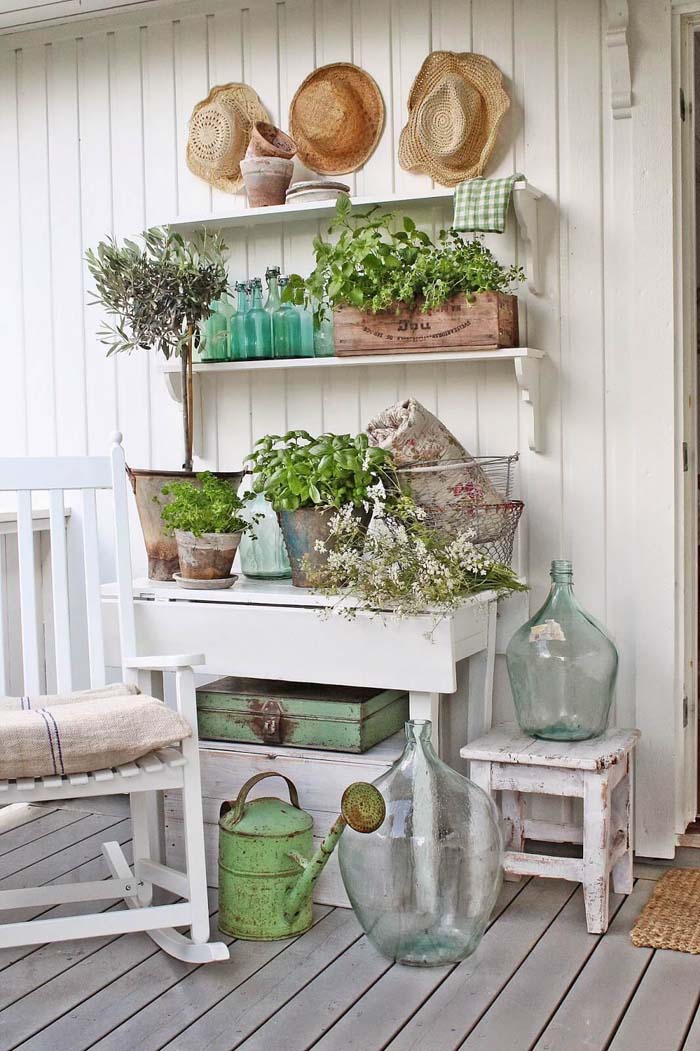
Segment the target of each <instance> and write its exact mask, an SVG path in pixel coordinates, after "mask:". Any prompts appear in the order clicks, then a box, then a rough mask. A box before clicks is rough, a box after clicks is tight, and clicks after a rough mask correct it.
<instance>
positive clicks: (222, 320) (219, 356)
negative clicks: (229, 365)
mask: <svg viewBox="0 0 700 1051" xmlns="http://www.w3.org/2000/svg"><path fill="white" fill-rule="evenodd" d="M206 346H207V350H206V355H207V356H206V360H207V361H225V360H226V357H227V354H228V318H227V317H226V314H225V313H224V310H223V303H222V301H221V300H219V299H215V300H214V301H213V302H212V304H211V313H210V315H209V317H208V318H207V343H206Z"/></svg>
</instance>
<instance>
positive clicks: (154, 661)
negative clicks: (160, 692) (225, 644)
mask: <svg viewBox="0 0 700 1051" xmlns="http://www.w3.org/2000/svg"><path fill="white" fill-rule="evenodd" d="M123 663H124V667H125V668H133V669H134V670H135V671H177V670H178V669H180V668H192V667H194V666H195V665H198V664H204V654H203V653H175V654H173V655H172V656H164V657H126V658H125V659H124V662H123Z"/></svg>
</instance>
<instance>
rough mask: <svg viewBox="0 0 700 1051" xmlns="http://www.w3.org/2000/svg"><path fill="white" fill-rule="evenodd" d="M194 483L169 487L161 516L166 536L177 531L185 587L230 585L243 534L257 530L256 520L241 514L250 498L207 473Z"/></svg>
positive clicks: (165, 489) (181, 574)
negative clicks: (196, 584)
mask: <svg viewBox="0 0 700 1051" xmlns="http://www.w3.org/2000/svg"><path fill="white" fill-rule="evenodd" d="M196 481H197V483H198V484H194V483H193V482H171V483H169V484H168V485H164V486H163V489H162V493H163V496H165V497H169V500H168V502H167V503H164V504H162V505H161V512H160V513H161V518H162V519H163V522H164V529H165V533H166V534H167V535H170V536H172V535H174V536H175V540H176V542H177V553H178V559H179V563H180V574H179V577H178V575H176V579H179V582H180V583H181V584H183V585H185V586H188V585H189V586H192V584H191V583H190V582H191V581H207V582H208V583H209V586H215V587H228V586H230V585H231V584H233V582H234V580H235V578H234V577H232V576H231V567H232V566H233V560H234V558H235V557H236V551H237V549H238V545H239V543H240V540H241V536H242V534H243V533H244V532H252V530H253V528H254V525H255V521H256V518H257V517H258V516H255V515H253V516H252V517H251V516H246V517H245V518H244V517H243V516H242V514H241V512H242V510H243V507H244V503H245V501H244V500H243V499H241V498H240V497H239V496H237V494H236V492H235V490H234V488H233V487H232V486H231V484H230V483H229V482H228V481H226V480H225V479H223V478H217V477H216V476H215V475H213V474H211V473H210V472H208V471H205V472H203V473H202V474H199V475H197V479H196Z"/></svg>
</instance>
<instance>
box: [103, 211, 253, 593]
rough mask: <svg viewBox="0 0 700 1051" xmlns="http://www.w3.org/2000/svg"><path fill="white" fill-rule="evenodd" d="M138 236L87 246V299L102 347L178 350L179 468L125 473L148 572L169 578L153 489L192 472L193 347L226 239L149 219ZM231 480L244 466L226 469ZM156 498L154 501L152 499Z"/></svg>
mask: <svg viewBox="0 0 700 1051" xmlns="http://www.w3.org/2000/svg"><path fill="white" fill-rule="evenodd" d="M141 241H142V244H141V245H139V244H137V243H136V242H134V241H130V240H125V241H124V242H123V243H122V244H121V245H119V244H117V242H116V241H115V240H114V238H111V237H108V238H106V239H105V240H104V241H101V242H100V243H99V244H98V245H97V247H96V248H95V249H94V250H92V249H90V250H89V251H88V252H87V253H86V256H85V258H86V262H87V267H88V270H89V271H90V274H91V275H92V277H93V279H94V282H95V287H94V293H93V300H92V302H93V303H94V304H95V305H99V306H101V307H102V308H103V309H104V311H105V313H106V320H105V322H104V324H103V326H102V328H101V329H100V331H99V332H98V338H99V339H100V341H101V342H102V343H104V344H105V346H107V348H108V350H107V354H108V356H109V355H112V354H130V353H131V352H132V351H134V350H155V351H158V352H159V353H161V354H162V355H163V357H164V358H165V359H166V360H170V359H171V358H179V360H180V387H181V401H182V433H183V446H184V462H183V472H184V473H183V472H179V471H161V470H150V469H145V470H144V469H136V470H135V469H132V468H129V478H130V480H131V485H132V488H133V490H134V495H135V497H136V504H137V507H138V512H139V519H140V521H141V528H142V530H143V534H144V540H145V543H146V550H147V552H148V575H149V577H151V579H153V580H170V579H172V575H173V571H174V570H176V569H177V566H178V560H177V551H176V547H175V540H174V538H173V537H168V536H167V535H166V534H164V532H163V528H162V522H161V519H160V515H159V513H158V508H157V506H155V505H154V497H155V498H159V497H160V494H161V492H162V488H163V484H164V483H165V482H167V481H168V480H170V479H172V478H178V477H180V478H189V479H190V480H193V479H194V474H193V473H192V437H193V429H194V417H193V413H194V399H193V396H192V354H193V351H194V350H195V349H196V347H197V346H198V344H199V340H200V323H201V322H202V321H203V320H204V319H206V318H207V317H208V316H209V314H210V312H211V311H210V307H211V303H212V302H213V301H214V300H217V299H219V298H220V297H221V295H222V294H223V293H224V292H225V291H226V288H227V284H228V277H227V274H226V267H225V265H224V251H225V245H224V242H223V240H222V238H221V237H220V236H219V235H218V234H210V233H207V232H206V231H203V232H201V233H198V234H197V235H196V236H195V237H194V239H193V240H191V241H188V240H185V239H184V238H183V237H181V235H180V234H178V233H175V232H174V231H171V230H168V229H167V228H159V227H154V228H152V229H150V230H146V231H145V232H144V233H143V234H142V235H141ZM229 477H230V478H231V484H232V485H237V484H238V483H239V482H240V479H241V477H242V476H241V474H240V473H236V474H231V475H229ZM156 502H157V501H156Z"/></svg>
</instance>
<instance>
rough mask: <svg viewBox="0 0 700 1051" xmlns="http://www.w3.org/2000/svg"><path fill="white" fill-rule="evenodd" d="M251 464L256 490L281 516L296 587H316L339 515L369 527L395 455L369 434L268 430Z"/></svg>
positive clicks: (389, 478) (388, 481)
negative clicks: (371, 441)
mask: <svg viewBox="0 0 700 1051" xmlns="http://www.w3.org/2000/svg"><path fill="white" fill-rule="evenodd" d="M248 464H249V466H250V469H251V470H252V472H253V474H254V481H253V491H254V492H256V493H264V494H265V496H266V497H267V499H268V500H269V501H270V502H271V504H272V506H273V508H274V509H275V511H277V513H278V515H279V520H280V525H281V528H282V535H283V536H284V541H285V544H286V547H287V553H288V555H289V561H290V563H291V567H292V583H293V584H295V585H296V586H297V587H313V586H314V584H315V582H316V580H317V578H318V575H319V573H320V571H321V570H322V568H323V566H324V565H325V564H326V562H327V559H328V554H329V552H330V551H331V550H332V546H333V544H332V540H331V538H330V528H331V521H332V520H333V518H334V517H335V515H336V514H337V513H338V512H341V513H342V514H344V515H347V516H348V517H351V518H352V519H353V520H354V521H356V522H357V524H358V527H359V528H361V529H363V530H366V528H367V526H368V525H369V521H370V518H371V515H372V503H373V498H374V496H375V495H376V493H377V492H378V491H381V492H382V493H383V492H384V491H385V490H386V489H387V488H394V487H395V482H394V472H393V461H392V458H391V454H390V453H389V452H388V451H387V450H385V449H381V448H370V446H369V439H368V437H367V435H366V434H358V435H354V436H353V435H350V434H321V435H319V436H318V437H313V436H312V435H311V434H309V432H308V431H304V430H296V431H288V432H287V433H286V434H284V435H281V436H280V435H277V434H268V435H266V436H265V437H264V438H261V439H260V440H259V441H258V442H257V444H256V446H255V448H254V450H253V452H252V453H251V454H250V456H249V457H248Z"/></svg>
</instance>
